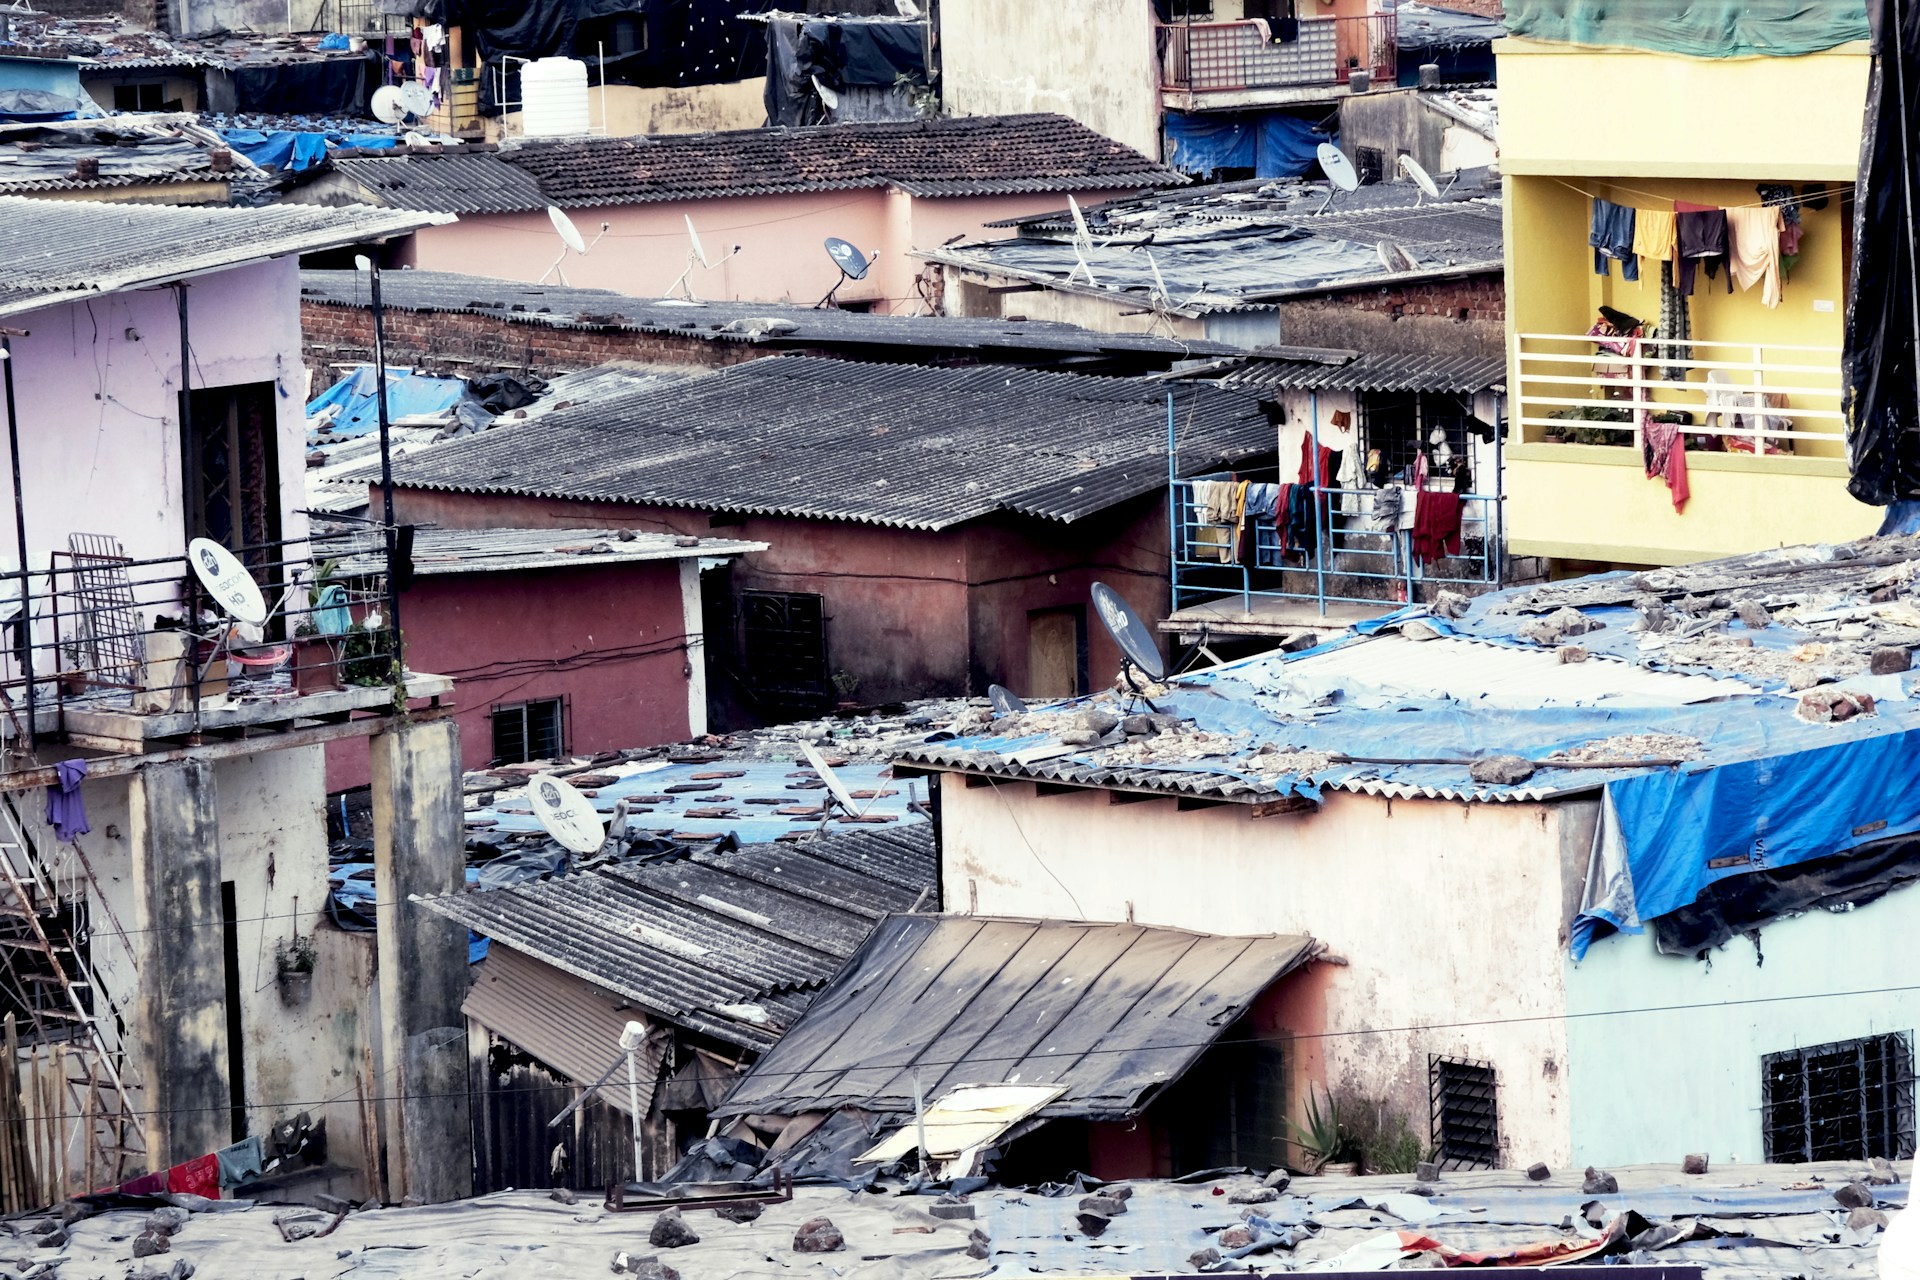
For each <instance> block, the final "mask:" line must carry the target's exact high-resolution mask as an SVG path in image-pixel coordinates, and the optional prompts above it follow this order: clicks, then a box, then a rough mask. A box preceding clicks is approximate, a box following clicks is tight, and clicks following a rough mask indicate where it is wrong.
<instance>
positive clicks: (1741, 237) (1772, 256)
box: [1727, 205, 1782, 307]
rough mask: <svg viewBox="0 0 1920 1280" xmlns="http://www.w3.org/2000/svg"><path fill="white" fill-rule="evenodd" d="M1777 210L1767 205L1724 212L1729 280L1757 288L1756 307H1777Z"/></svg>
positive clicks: (1778, 224) (1778, 273) (1746, 287)
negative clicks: (1757, 303) (1730, 264)
mask: <svg viewBox="0 0 1920 1280" xmlns="http://www.w3.org/2000/svg"><path fill="white" fill-rule="evenodd" d="M1781 226H1782V223H1781V221H1780V211H1779V210H1778V209H1775V208H1772V207H1770V206H1767V205H1761V206H1760V207H1759V208H1753V207H1751V206H1749V207H1747V208H1744V209H1729V210H1727V252H1728V254H1729V256H1730V257H1731V260H1732V263H1733V280H1734V282H1735V283H1737V284H1738V285H1739V286H1740V287H1741V288H1742V289H1751V288H1753V286H1754V285H1756V284H1757V285H1759V286H1760V305H1761V306H1764V307H1777V306H1779V305H1780V229H1781Z"/></svg>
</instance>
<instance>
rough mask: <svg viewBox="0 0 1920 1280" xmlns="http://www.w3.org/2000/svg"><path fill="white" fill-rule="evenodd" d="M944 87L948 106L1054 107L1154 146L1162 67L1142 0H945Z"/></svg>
mask: <svg viewBox="0 0 1920 1280" xmlns="http://www.w3.org/2000/svg"><path fill="white" fill-rule="evenodd" d="M940 63H941V93H942V97H943V99H944V101H945V104H946V108H947V110H948V111H950V112H952V113H953V114H954V115H961V116H991V115H1014V114H1018V113H1021V112H1026V111H1055V112H1058V113H1060V114H1061V115H1063V116H1071V117H1072V118H1073V119H1075V120H1078V121H1079V122H1080V123H1081V124H1084V125H1086V126H1087V127H1088V128H1090V129H1094V130H1097V131H1098V132H1100V133H1104V134H1106V135H1107V136H1108V137H1109V138H1114V139H1117V140H1118V141H1121V142H1124V143H1126V144H1127V145H1128V146H1130V147H1132V148H1133V149H1134V150H1136V151H1138V152H1140V153H1141V154H1143V155H1148V156H1156V157H1157V156H1158V155H1159V154H1160V87H1159V86H1160V74H1159V65H1158V62H1157V60H1156V58H1155V55H1154V31H1153V7H1152V5H1151V4H1150V3H1149V0H1074V3H1072V4H1051V5H1034V4H1029V3H1025V0H947V3H945V4H943V5H941V6H940Z"/></svg>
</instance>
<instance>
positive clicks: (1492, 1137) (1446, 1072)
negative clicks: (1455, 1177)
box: [1427, 1055, 1500, 1169]
mask: <svg viewBox="0 0 1920 1280" xmlns="http://www.w3.org/2000/svg"><path fill="white" fill-rule="evenodd" d="M1427 1090H1428V1098H1429V1101H1430V1104H1431V1114H1432V1120H1433V1146H1434V1150H1435V1152H1436V1155H1435V1159H1436V1160H1437V1161H1438V1162H1439V1164H1440V1167H1441V1168H1443V1169H1491V1168H1493V1167H1494V1166H1495V1165H1497V1164H1499V1162H1500V1123H1499V1117H1498V1115H1497V1113H1496V1110H1495V1106H1494V1094H1495V1081H1494V1073H1493V1064H1492V1063H1490V1062H1474V1061H1472V1060H1470V1059H1466V1058H1442V1057H1440V1056H1438V1055H1434V1056H1431V1057H1429V1058H1428V1059H1427Z"/></svg>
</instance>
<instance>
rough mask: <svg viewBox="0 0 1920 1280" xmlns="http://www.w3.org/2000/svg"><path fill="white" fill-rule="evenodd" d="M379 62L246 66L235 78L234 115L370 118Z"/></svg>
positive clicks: (233, 74)
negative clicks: (248, 113)
mask: <svg viewBox="0 0 1920 1280" xmlns="http://www.w3.org/2000/svg"><path fill="white" fill-rule="evenodd" d="M378 57H379V55H378V54H375V53H374V52H372V51H371V50H369V51H368V53H367V54H366V56H365V57H360V58H325V59H311V60H307V61H300V62H262V63H243V64H241V65H240V66H237V67H235V68H233V70H232V71H231V72H230V73H229V74H230V77H231V79H232V83H233V96H234V103H233V110H234V111H245V112H258V113H260V114H262V115H281V116H364V115H366V114H367V102H368V100H369V99H371V98H372V96H373V91H374V89H375V88H376V87H377V86H378V85H379V83H380V80H379V75H378V72H377V67H378V62H377V61H376V59H377V58H378Z"/></svg>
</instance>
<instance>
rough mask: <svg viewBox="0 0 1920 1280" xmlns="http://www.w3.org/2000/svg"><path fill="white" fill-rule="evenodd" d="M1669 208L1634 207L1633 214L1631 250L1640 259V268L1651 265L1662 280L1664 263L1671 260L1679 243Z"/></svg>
mask: <svg viewBox="0 0 1920 1280" xmlns="http://www.w3.org/2000/svg"><path fill="white" fill-rule="evenodd" d="M1674 217H1675V215H1674V213H1673V211H1672V210H1671V209H1636V210H1634V216H1633V252H1634V256H1635V257H1637V258H1639V259H1641V262H1640V268H1641V270H1643V271H1644V270H1646V269H1647V268H1648V267H1652V268H1653V269H1654V270H1655V271H1658V272H1660V273H1661V278H1662V279H1663V280H1664V279H1665V278H1666V276H1665V268H1666V264H1667V263H1669V262H1671V261H1673V254H1674V250H1675V248H1676V247H1677V246H1678V244H1679V240H1678V234H1679V233H1678V231H1677V229H1676V226H1675V222H1674Z"/></svg>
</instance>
